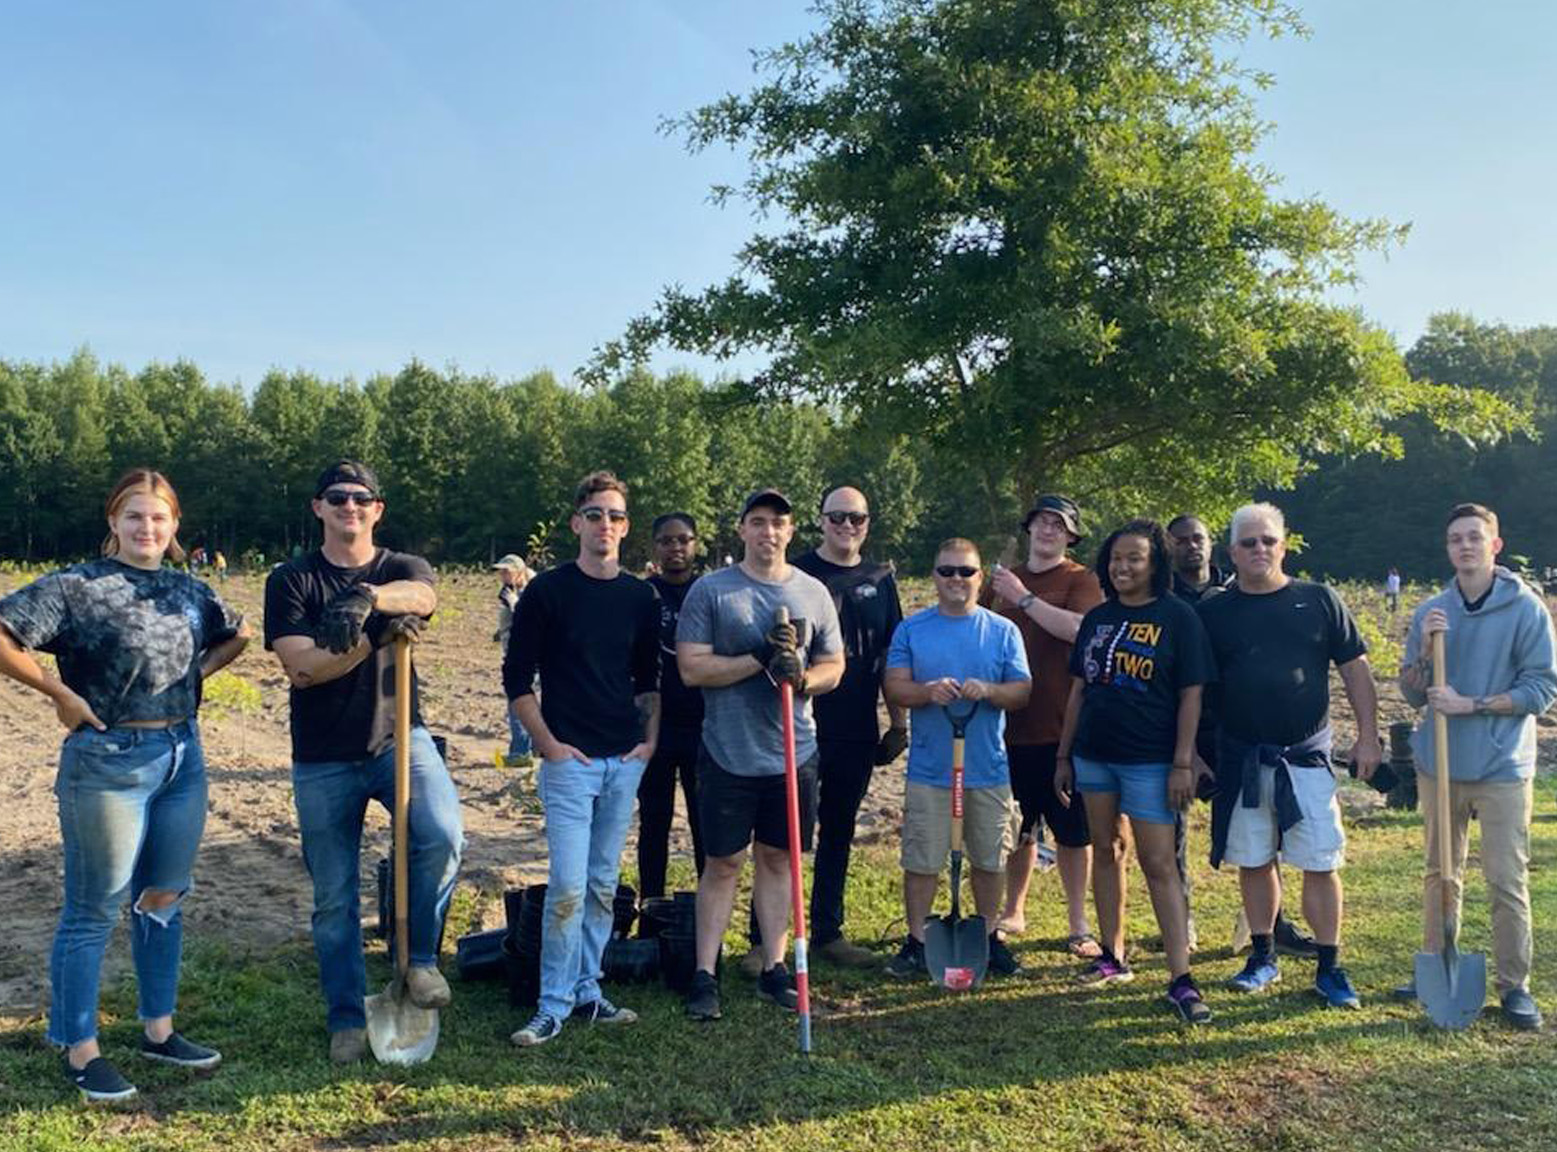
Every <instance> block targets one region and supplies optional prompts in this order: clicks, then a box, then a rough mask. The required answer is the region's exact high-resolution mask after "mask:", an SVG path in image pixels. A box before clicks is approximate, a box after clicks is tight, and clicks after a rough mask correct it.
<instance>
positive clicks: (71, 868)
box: [48, 719, 206, 1046]
mask: <svg viewBox="0 0 1557 1152" xmlns="http://www.w3.org/2000/svg"><path fill="white" fill-rule="evenodd" d="M54 792H55V795H56V796H58V797H59V825H60V836H61V839H62V840H63V841H64V850H65V903H64V907H63V908H62V909H61V910H60V917H59V928H58V930H57V931H56V932H55V933H54V948H53V951H52V952H51V954H50V957H49V982H50V985H51V986H52V988H53V1003H52V1004H51V1005H50V1008H49V1032H48V1038H49V1040H50V1041H51V1042H52V1043H54V1044H59V1045H64V1046H69V1045H74V1044H80V1043H81V1042H83V1041H85V1040H91V1039H93V1038H94V1037H96V1035H97V997H98V986H99V981H100V978H101V972H102V967H103V953H104V951H106V950H107V947H108V937H109V935H110V934H111V933H112V932H113V927H114V923H115V922H116V921H117V920H118V919H119V911H120V909H121V908H122V907H123V906H124V898H125V896H126V895H128V896H130V898H131V900H132V901H133V903H132V912H131V917H130V919H131V925H130V927H131V934H130V948H131V953H132V955H133V956H134V958H135V978H136V985H137V987H138V989H139V996H140V1009H139V1012H140V1018H141V1019H142V1020H156V1019H158V1018H160V1017H163V1016H171V1015H172V1014H173V1009H174V1006H175V1004H176V1002H177V1000H178V972H179V960H180V957H181V955H182V953H183V945H184V919H183V913H182V911H181V909H180V902H177V901H176V902H174V903H173V904H170V905H168V906H167V907H164V908H157V909H150V910H146V911H142V910H141V908H140V900H141V894H142V893H143V892H145V891H146V890H147V889H148V888H149V889H156V890H161V891H166V892H177V893H179V895H180V898H182V896H183V894H184V893H185V892H187V891H188V890H189V882H190V871H191V869H192V868H193V867H194V862H195V852H196V851H197V850H198V849H199V847H200V835H201V833H202V832H203V831H204V830H205V806H206V776H205V754H204V752H202V750H201V747H200V729H199V728H198V727H197V726H196V724H195V722H194V720H192V719H191V720H186V721H184V722H183V723H181V724H175V725H173V726H172V727H170V728H110V729H109V730H108V731H106V732H99V731H97V730H96V729H93V728H84V729H77V730H76V731H74V732H72V733H71V734H70V735H69V736H67V737H65V743H64V745H63V746H62V747H61V749H60V758H59V776H58V777H57V779H56V780H55V784H54Z"/></svg>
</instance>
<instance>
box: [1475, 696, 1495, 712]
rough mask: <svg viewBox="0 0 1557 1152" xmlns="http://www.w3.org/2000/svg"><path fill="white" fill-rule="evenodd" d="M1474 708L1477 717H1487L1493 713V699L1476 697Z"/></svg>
mask: <svg viewBox="0 0 1557 1152" xmlns="http://www.w3.org/2000/svg"><path fill="white" fill-rule="evenodd" d="M1472 707H1473V709H1474V711H1475V713H1476V715H1478V716H1481V715H1485V714H1486V713H1488V712H1491V711H1492V697H1490V696H1478V697H1476V703H1475V704H1474V705H1473V706H1472Z"/></svg>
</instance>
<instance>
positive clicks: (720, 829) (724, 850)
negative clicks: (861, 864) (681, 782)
mask: <svg viewBox="0 0 1557 1152" xmlns="http://www.w3.org/2000/svg"><path fill="white" fill-rule="evenodd" d="M798 776H799V784H800V850H801V851H802V852H809V851H810V850H811V832H812V830H813V829H814V828H815V827H816V757H815V756H814V755H813V756H812V757H811V759H809V760H807V761H806V762H805V763H803V764H801V765H799V767H798ZM788 807H789V802H788V799H787V798H786V796H785V793H784V774H783V773H782V772H781V773H779V774H778V775H777V776H737V775H736V774H735V773H734V772H726V771H725V770H724V769H723V768H721V767H720V766H719V764H718V762H717V761H716V760H715V759H714V758H713V756H711V755H710V754H709V752H708V746H707V745H706V744H703V745H699V746H698V750H697V816H698V822H699V824H700V825H701V826H702V833H703V851H704V852H705V853H707V854H708V855H709V856H734V855H735V854H736V853H737V852H739V851H741V850H742V849H744V848H745V847H746V846H747V845H748V844H750V843H751V841H752V836H753V835H755V836H756V838H757V842H758V843H759V844H766V845H767V846H768V847H770V848H778V849H780V850H782V851H786V852H787V851H788V850H789V812H788Z"/></svg>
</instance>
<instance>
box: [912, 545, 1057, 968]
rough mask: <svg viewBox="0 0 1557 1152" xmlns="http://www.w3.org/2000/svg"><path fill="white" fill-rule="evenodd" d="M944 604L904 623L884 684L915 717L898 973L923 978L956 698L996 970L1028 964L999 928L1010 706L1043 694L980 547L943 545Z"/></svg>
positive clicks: (937, 577) (972, 845) (941, 861)
mask: <svg viewBox="0 0 1557 1152" xmlns="http://www.w3.org/2000/svg"><path fill="white" fill-rule="evenodd" d="M932 574H933V579H934V581H935V600H936V602H935V604H934V605H932V606H931V607H929V608H925V609H923V610H922V611H919V612H916V613H914V614H913V615H912V616H910V617H909V618H908V619H906V620H904V621H903V622H902V623H901V624H899V625H898V627H897V630H896V631H895V632H894V633H893V635H892V648H891V650H890V651H889V652H888V653H887V671H886V675H885V677H884V679H883V681H882V685H883V687H884V688H885V690H886V694H887V700H888V701H889V702H890V703H891V704H893V705H895V706H896V707H899V708H907V709H909V710H910V712H911V715H912V723H913V742H912V744H911V746H910V748H909V752H908V783H907V786H906V791H905V792H904V796H903V834H902V862H903V907H904V910H905V912H906V913H907V917H908V933H907V935H906V936H905V937H904V940H903V945H902V947H901V948H900V949H899V950H898V954H897V955H896V956H895V957H893V958H892V960H891V961H890V962H888V964H887V973H888V975H890V976H895V977H897V978H898V979H900V980H912V979H922V978H923V977H924V976H925V975H926V973H927V966H926V961H925V951H924V948H925V944H924V932H925V921H926V920H927V919H928V918H929V916H930V909H931V908H932V906H933V905H934V903H935V890H936V888H937V887H938V886H939V885H940V879H941V870H942V869H943V868H945V867H946V861H947V857H948V855H949V854H950V852H951V819H952V806H951V804H952V739H953V736H952V726H951V720H950V719H949V718H948V717H947V715H946V709H947V707H949V706H950V707H956V708H958V709H961V708H965V707H968V706H970V705H971V706H972V707H973V708H974V709H975V710H974V712H973V714H972V718H971V719H970V720H969V722H968V727H967V732H966V737H965V743H964V749H963V770H964V775H963V780H964V786H963V821H964V824H963V831H964V835H965V837H966V842H965V850H966V853H967V858H968V864H969V865H970V869H971V872H972V877H971V879H972V885H973V904H974V907H975V908H976V909H977V911H978V914H979V915H980V916H982V917H984V921H985V923H986V924H988V925H989V926H990V934H989V970H990V971H991V972H993V973H995V974H996V975H998V976H1014V975H1015V974H1016V973H1017V972H1019V971H1021V966H1020V965H1019V964H1018V963H1017V960H1016V957H1015V956H1014V955H1012V953H1011V949H1010V948H1009V947H1008V946H1007V945H1006V943H1005V941H1003V940H1002V939H1001V938H1000V934H999V932H998V930H997V929H996V927H995V923H996V915H997V913H998V912H999V910H1000V894H1001V888H1002V887H1003V882H1004V875H1003V869H1004V867H1005V863H1006V855H1007V853H1009V852H1010V850H1011V841H1012V836H1011V824H1012V820H1011V816H1012V803H1011V771H1010V765H1009V763H1008V762H1007V757H1008V748H1007V746H1006V743H1005V741H1004V739H1003V735H1004V733H1003V731H1002V730H1003V729H1004V728H1005V725H1006V714H1007V713H1008V712H1013V711H1015V710H1016V709H1019V708H1021V707H1022V706H1023V705H1025V704H1026V703H1027V697H1028V693H1029V692H1031V691H1032V687H1033V681H1032V676H1031V674H1030V673H1029V672H1028V667H1027V654H1026V651H1025V650H1024V647H1023V644H1022V636H1021V633H1020V632H1018V631H1017V629H1016V626H1015V625H1014V624H1012V623H1011V621H1009V620H1007V619H1005V618H1004V617H1003V616H1000V615H998V614H997V613H995V612H992V611H990V610H989V609H988V608H983V607H980V605H979V602H978V599H979V585H980V584H981V583H982V582H983V570H982V567H981V561H980V559H979V550H978V546H977V545H975V544H974V543H973V542H972V541H971V540H964V539H962V538H961V537H953V538H952V539H950V540H946V541H943V542H942V544H941V546H940V547H939V548H938V549H936V554H935V565H934V567H933V569H932Z"/></svg>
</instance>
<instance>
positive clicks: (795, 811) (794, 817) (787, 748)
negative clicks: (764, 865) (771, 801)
mask: <svg viewBox="0 0 1557 1152" xmlns="http://www.w3.org/2000/svg"><path fill="white" fill-rule="evenodd" d="M776 619H777V621H778V623H780V624H788V623H789V609H788V608H786V607H784V605H782V604H780V605H779V608H778V613H777V616H776ZM778 693H779V727H780V729H781V730H782V731H783V734H784V808H785V818H786V820H787V822H788V824H789V911H790V915H791V916H793V917H794V920H795V997H796V1000H797V1001H798V1002H797V1004H796V1005H795V1007H796V1014H797V1016H798V1017H799V1020H800V1051H801V1052H803V1053H806V1054H809V1053H810V1051H811V974H810V969H809V967H808V966H807V961H806V893H805V888H804V887H803V884H802V878H801V874H800V771H799V768H798V766H797V765H796V763H795V686H794V685H793V684H791V683H790V682H789V681H788V680H786V681H784V682H783V683H782V684H780V685H779V686H778Z"/></svg>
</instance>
